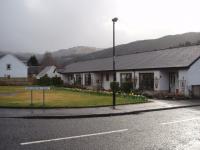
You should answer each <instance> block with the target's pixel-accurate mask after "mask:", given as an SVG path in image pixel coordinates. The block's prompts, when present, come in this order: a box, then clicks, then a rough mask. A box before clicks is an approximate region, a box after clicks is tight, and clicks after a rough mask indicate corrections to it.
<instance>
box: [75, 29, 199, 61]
mask: <svg viewBox="0 0 200 150" xmlns="http://www.w3.org/2000/svg"><path fill="white" fill-rule="evenodd" d="M186 42H189V43H191V44H193V43H200V33H199V32H189V33H184V34H177V35H168V36H164V37H161V38H158V39H150V40H141V41H135V42H131V43H128V44H122V45H118V46H116V55H118V56H119V55H127V54H132V53H138V52H145V51H152V50H159V49H166V48H172V47H178V46H181V45H182V46H183V45H184V44H185V43H186ZM111 56H112V47H111V48H107V49H104V50H101V51H98V52H94V53H90V54H88V55H85V56H82V57H75V58H74V60H73V61H84V60H88V59H97V58H105V57H111Z"/></svg>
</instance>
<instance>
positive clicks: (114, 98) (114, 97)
mask: <svg viewBox="0 0 200 150" xmlns="http://www.w3.org/2000/svg"><path fill="white" fill-rule="evenodd" d="M117 20H118V18H113V19H112V22H113V84H114V85H113V109H115V105H116V93H115V88H116V85H115V84H116V70H115V22H117Z"/></svg>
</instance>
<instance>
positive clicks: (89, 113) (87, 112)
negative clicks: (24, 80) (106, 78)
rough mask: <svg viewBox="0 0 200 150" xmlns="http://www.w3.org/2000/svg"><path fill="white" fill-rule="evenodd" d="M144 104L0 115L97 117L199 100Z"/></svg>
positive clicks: (193, 103)
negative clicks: (114, 107) (113, 107)
mask: <svg viewBox="0 0 200 150" xmlns="http://www.w3.org/2000/svg"><path fill="white" fill-rule="evenodd" d="M150 101H151V102H149V103H144V104H135V105H121V106H117V107H116V109H115V110H113V109H112V107H97V108H77V109H69V108H67V109H64V108H62V109H7V108H1V109H0V117H1V118H3V117H61V118H62V117H66V118H70V117H71V118H78V117H98V116H109V115H110V116H111V115H113V116H114V115H123V114H132V113H133V114H134V113H140V112H146V111H156V110H162V109H174V108H178V107H180V108H181V107H191V106H200V100H178V101H172V100H171V101H168V100H153V99H150Z"/></svg>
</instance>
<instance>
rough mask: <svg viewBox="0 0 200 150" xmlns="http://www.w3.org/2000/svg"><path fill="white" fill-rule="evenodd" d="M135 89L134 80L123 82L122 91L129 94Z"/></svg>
mask: <svg viewBox="0 0 200 150" xmlns="http://www.w3.org/2000/svg"><path fill="white" fill-rule="evenodd" d="M132 90H133V82H123V83H121V91H122V92H124V93H126V94H129V93H130V92H131V91H132Z"/></svg>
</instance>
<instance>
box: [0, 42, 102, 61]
mask: <svg viewBox="0 0 200 150" xmlns="http://www.w3.org/2000/svg"><path fill="white" fill-rule="evenodd" d="M98 50H100V49H98V48H95V47H88V46H77V47H72V48H69V49H61V50H57V51H54V52H52V56H53V57H54V58H55V60H56V62H57V63H58V64H65V63H66V62H68V61H70V60H71V59H72V58H74V57H77V56H83V55H86V54H88V53H92V52H95V51H98ZM5 54H14V55H15V56H17V57H18V58H19V59H21V60H22V61H24V62H25V61H27V60H28V59H29V58H30V57H31V56H32V55H36V57H37V59H38V60H39V62H40V61H41V59H42V58H43V54H36V53H25V52H24V53H15V52H6V51H0V56H1V55H5Z"/></svg>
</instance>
